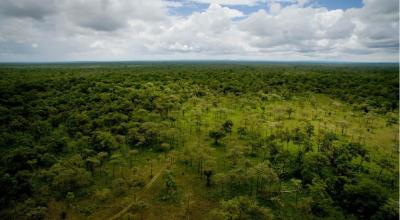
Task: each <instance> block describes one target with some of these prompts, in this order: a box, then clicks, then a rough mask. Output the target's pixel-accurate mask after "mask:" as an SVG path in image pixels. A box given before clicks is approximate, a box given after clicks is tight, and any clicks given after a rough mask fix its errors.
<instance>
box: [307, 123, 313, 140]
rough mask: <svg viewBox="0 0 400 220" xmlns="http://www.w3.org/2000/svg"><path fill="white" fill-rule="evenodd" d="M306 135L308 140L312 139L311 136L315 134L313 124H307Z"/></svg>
mask: <svg viewBox="0 0 400 220" xmlns="http://www.w3.org/2000/svg"><path fill="white" fill-rule="evenodd" d="M306 133H307V136H308V138H311V136H312V135H313V134H314V125H312V124H311V123H307V124H306Z"/></svg>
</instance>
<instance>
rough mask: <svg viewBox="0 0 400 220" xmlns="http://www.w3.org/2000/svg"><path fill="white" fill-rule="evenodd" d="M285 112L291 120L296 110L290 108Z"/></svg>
mask: <svg viewBox="0 0 400 220" xmlns="http://www.w3.org/2000/svg"><path fill="white" fill-rule="evenodd" d="M285 111H286V113H287V114H288V118H289V119H291V116H292V113H293V112H294V109H293V108H292V107H289V108H287V109H286V110H285Z"/></svg>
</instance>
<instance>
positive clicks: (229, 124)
mask: <svg viewBox="0 0 400 220" xmlns="http://www.w3.org/2000/svg"><path fill="white" fill-rule="evenodd" d="M232 127H233V122H232V121H231V120H227V121H225V122H224V123H223V124H222V128H223V129H224V131H225V132H226V133H228V134H231V133H232Z"/></svg>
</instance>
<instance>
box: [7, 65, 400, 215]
mask: <svg viewBox="0 0 400 220" xmlns="http://www.w3.org/2000/svg"><path fill="white" fill-rule="evenodd" d="M398 69H399V65H398V64H311V63H310V64H301V63H289V64H285V63H222V62H221V63H206V62H204V63H201V62H199V63H179V62H176V63H174V62H171V63H168V62H167V63H150V62H149V63H147V62H143V63H91V64H90V63H87V64H85V63H72V64H1V65H0V133H1V135H0V158H1V160H0V219H32V220H36V219H37V220H39V219H110V220H111V219H112V220H115V219H124V220H125V219H126V220H128V219H129V220H134V219H135V220H136V219H150V220H153V219H154V220H159V219H166V220H172V219H194V220H197V219H207V220H208V219H211V220H225V219H226V220H245V219H246V220H250V219H254V220H262V219H268V220H269V219H278V220H279V219H282V220H283V219H346V220H357V219H374V220H397V219H398V218H399V209H398V208H399V200H398V198H399V148H398V146H399V136H398V135H399V120H398V119H399V99H398V97H399V74H398Z"/></svg>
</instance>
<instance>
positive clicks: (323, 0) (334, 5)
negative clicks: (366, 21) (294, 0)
mask: <svg viewBox="0 0 400 220" xmlns="http://www.w3.org/2000/svg"><path fill="white" fill-rule="evenodd" d="M171 1H172V2H179V3H182V5H183V6H182V7H178V8H171V9H170V13H171V14H174V15H180V16H187V15H190V14H192V13H193V12H202V11H205V10H207V8H208V6H209V3H199V2H193V1H173V0H171ZM280 3H281V4H282V5H290V4H291V1H281V2H280ZM222 5H223V6H227V7H229V8H233V9H237V10H240V11H242V12H243V13H244V14H251V13H254V12H256V11H258V10H260V9H267V8H268V3H267V2H260V3H259V4H255V5H224V4H222ZM308 5H309V6H311V7H326V8H328V9H330V10H335V9H349V8H361V7H362V6H363V2H362V0H318V1H313V2H310V3H309V4H308Z"/></svg>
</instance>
